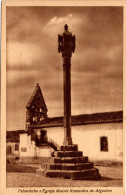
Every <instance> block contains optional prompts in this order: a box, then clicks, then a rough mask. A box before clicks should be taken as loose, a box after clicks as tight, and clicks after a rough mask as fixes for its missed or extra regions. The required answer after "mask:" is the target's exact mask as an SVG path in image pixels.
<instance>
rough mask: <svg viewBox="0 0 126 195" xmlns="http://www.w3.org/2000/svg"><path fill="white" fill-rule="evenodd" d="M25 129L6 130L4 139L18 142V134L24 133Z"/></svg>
mask: <svg viewBox="0 0 126 195" xmlns="http://www.w3.org/2000/svg"><path fill="white" fill-rule="evenodd" d="M24 132H25V130H17V131H7V132H6V141H7V142H19V134H20V133H24Z"/></svg>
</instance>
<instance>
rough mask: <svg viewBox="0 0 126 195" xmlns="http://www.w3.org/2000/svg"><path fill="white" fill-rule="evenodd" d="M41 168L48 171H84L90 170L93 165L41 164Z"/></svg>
mask: <svg viewBox="0 0 126 195" xmlns="http://www.w3.org/2000/svg"><path fill="white" fill-rule="evenodd" d="M41 167H42V168H43V169H48V170H84V169H91V168H93V163H90V162H88V163H77V164H74V163H72V164H70V163H68V164H65V163H62V164H61V163H58V164H54V163H53V164H51V163H48V164H42V165H41Z"/></svg>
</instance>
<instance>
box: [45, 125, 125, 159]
mask: <svg viewBox="0 0 126 195" xmlns="http://www.w3.org/2000/svg"><path fill="white" fill-rule="evenodd" d="M45 130H47V136H48V137H50V138H51V139H52V140H54V141H55V142H56V143H57V144H59V145H62V144H63V138H64V129H63V127H51V128H45ZM101 136H107V137H108V151H100V137H101ZM122 136H123V124H122V123H104V124H89V125H79V126H72V139H73V144H78V147H79V150H80V151H83V155H84V156H88V157H89V160H116V161H122V151H123V143H122V141H123V139H122Z"/></svg>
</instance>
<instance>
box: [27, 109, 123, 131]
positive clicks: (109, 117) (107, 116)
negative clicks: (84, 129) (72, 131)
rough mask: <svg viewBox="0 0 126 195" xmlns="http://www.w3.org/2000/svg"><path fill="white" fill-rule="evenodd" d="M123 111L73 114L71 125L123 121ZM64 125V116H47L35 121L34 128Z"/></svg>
mask: <svg viewBox="0 0 126 195" xmlns="http://www.w3.org/2000/svg"><path fill="white" fill-rule="evenodd" d="M122 121H123V112H122V111H116V112H104V113H94V114H81V115H75V116H71V125H87V124H99V123H112V122H122ZM58 126H63V117H54V118H47V119H45V120H43V121H41V122H37V123H34V124H33V125H32V126H31V127H32V128H39V127H58Z"/></svg>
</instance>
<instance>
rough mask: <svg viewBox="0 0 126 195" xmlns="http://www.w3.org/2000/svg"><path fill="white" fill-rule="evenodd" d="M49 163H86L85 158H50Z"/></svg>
mask: <svg viewBox="0 0 126 195" xmlns="http://www.w3.org/2000/svg"><path fill="white" fill-rule="evenodd" d="M49 162H50V163H86V162H88V157H87V156H82V157H51V158H50V159H49Z"/></svg>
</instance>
